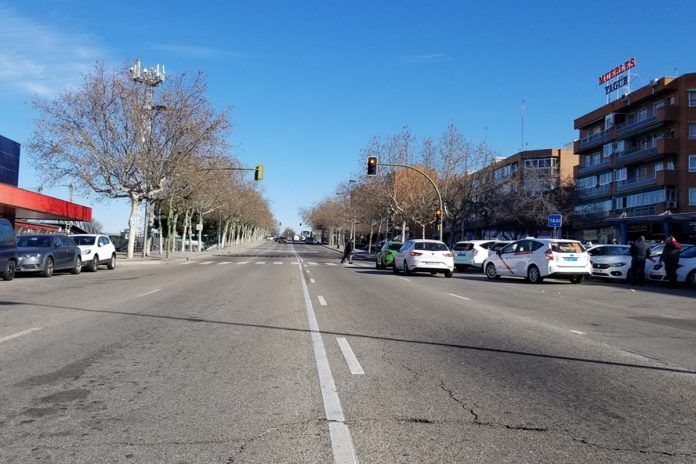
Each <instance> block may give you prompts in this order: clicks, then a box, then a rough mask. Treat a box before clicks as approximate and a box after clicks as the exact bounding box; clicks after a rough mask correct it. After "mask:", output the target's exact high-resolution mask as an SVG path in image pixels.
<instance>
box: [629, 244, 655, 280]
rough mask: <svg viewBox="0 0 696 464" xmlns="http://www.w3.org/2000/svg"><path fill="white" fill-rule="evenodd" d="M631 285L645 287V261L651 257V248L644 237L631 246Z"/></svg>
mask: <svg viewBox="0 0 696 464" xmlns="http://www.w3.org/2000/svg"><path fill="white" fill-rule="evenodd" d="M629 253H630V254H631V270H630V271H629V272H630V273H631V285H640V286H643V284H644V283H645V260H646V259H648V258H649V257H650V247H649V246H648V244H647V242H646V241H645V237H643V236H642V235H641V236H640V238H639V239H638V240H637V241H635V242H633V243H632V244H631V248H630V251H629Z"/></svg>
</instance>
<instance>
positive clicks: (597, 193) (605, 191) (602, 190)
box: [578, 184, 611, 200]
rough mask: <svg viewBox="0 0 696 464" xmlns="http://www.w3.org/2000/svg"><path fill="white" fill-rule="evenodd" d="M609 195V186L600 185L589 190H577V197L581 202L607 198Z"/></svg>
mask: <svg viewBox="0 0 696 464" xmlns="http://www.w3.org/2000/svg"><path fill="white" fill-rule="evenodd" d="M610 194H611V184H607V185H600V186H599V187H594V188H590V189H582V190H578V196H579V197H580V199H581V200H589V199H591V198H597V197H604V196H609V195H610Z"/></svg>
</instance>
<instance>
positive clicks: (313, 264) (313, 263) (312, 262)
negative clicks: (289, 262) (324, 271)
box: [308, 261, 319, 266]
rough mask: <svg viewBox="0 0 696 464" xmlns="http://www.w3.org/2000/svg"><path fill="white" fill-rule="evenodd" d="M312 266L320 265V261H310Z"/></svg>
mask: <svg viewBox="0 0 696 464" xmlns="http://www.w3.org/2000/svg"><path fill="white" fill-rule="evenodd" d="M308 262H309V265H310V266H318V265H319V263H315V262H314V261H308Z"/></svg>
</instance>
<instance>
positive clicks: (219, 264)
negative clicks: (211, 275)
mask: <svg viewBox="0 0 696 464" xmlns="http://www.w3.org/2000/svg"><path fill="white" fill-rule="evenodd" d="M224 264H232V261H220V262H219V263H218V266H222V265H224Z"/></svg>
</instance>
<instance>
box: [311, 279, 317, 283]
mask: <svg viewBox="0 0 696 464" xmlns="http://www.w3.org/2000/svg"><path fill="white" fill-rule="evenodd" d="M309 281H310V282H312V283H313V284H316V283H317V281H316V280H314V279H309Z"/></svg>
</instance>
